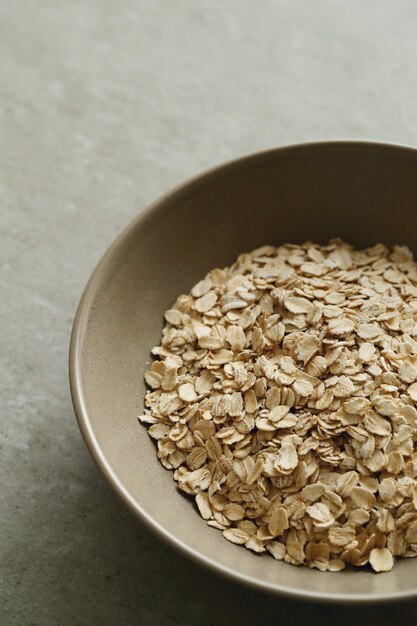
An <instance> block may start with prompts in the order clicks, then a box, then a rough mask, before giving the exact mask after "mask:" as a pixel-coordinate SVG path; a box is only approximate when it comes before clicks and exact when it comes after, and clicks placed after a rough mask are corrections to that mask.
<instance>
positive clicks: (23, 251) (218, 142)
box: [0, 0, 417, 626]
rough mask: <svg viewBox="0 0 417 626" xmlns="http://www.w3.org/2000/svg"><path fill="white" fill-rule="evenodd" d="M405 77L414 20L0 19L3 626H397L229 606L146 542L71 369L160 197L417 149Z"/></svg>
mask: <svg viewBox="0 0 417 626" xmlns="http://www.w3.org/2000/svg"><path fill="white" fill-rule="evenodd" d="M416 65H417V6H416V3H415V2H414V1H413V0H409V1H403V0H396V1H395V2H391V1H389V0H384V1H382V0H368V1H367V2H362V1H361V0H346V1H342V0H317V1H316V2H313V1H310V0H304V1H301V0H259V2H252V1H249V0H213V1H205V0H202V1H200V0H196V1H191V0H188V1H186V0H176V1H174V0H148V1H144V0H72V1H71V2H69V1H64V0H36V1H35V0H32V1H30V0H12V1H11V2H2V3H1V5H0V124H1V130H0V133H1V134H0V227H1V240H0V241H1V243H0V267H1V270H0V285H1V298H0V314H1V324H0V346H1V347H0V400H1V403H0V406H1V409H0V415H1V425H0V428H1V430H0V442H1V457H0V462H1V470H0V481H1V502H0V507H1V509H0V525H1V532H0V567H1V576H2V578H1V587H0V594H1V602H0V623H1V624H2V625H4V626H9V625H18V626H25V625H31V626H35V625H36V626H43V625H47V626H49V625H53V624H64V625H66V624H69V625H73V624H80V625H84V624H87V625H89V624H103V625H107V624H109V625H112V624H123V625H131V624H142V625H143V626H153V625H155V626H156V625H161V626H170V625H171V624H182V625H185V626H187V625H192V626H200V625H201V626H209V625H210V626H223V625H224V626H226V625H227V626H229V625H232V624H261V623H262V624H289V623H291V624H297V625H299V626H304V625H306V624H309V625H311V624H319V623H320V624H322V625H327V624H333V625H335V626H338V625H347V624H352V623H354V620H356V622H357V623H360V624H367V625H368V626H373V625H376V624H379V625H388V624H392V623H394V622H395V619H396V617H397V615H398V614H399V613H398V611H399V609H398V607H395V606H394V607H393V606H389V607H383V608H364V609H355V608H349V609H341V608H336V607H333V608H323V607H317V606H316V607H309V606H305V605H302V604H299V603H293V602H289V601H287V600H282V599H279V598H273V597H266V596H262V595H259V594H257V593H252V592H248V591H247V590H242V589H241V588H239V587H237V586H235V585H233V584H231V583H228V582H225V581H223V580H221V579H219V578H217V577H215V576H213V575H211V574H208V573H206V572H205V571H203V570H201V569H200V568H198V567H197V566H195V565H192V564H191V563H189V562H187V561H185V560H183V558H182V557H180V556H178V555H177V554H176V553H174V552H172V551H171V550H170V549H169V548H167V547H165V546H164V545H162V544H161V543H159V541H157V540H156V539H155V538H154V537H153V536H151V535H150V534H149V533H148V532H147V531H145V530H144V529H143V528H141V527H140V526H139V525H138V524H137V523H136V522H135V521H134V520H133V519H132V518H131V517H130V515H129V514H128V513H127V511H125V510H124V509H123V508H122V507H121V506H120V505H119V502H118V501H117V500H116V498H115V497H114V496H113V494H112V493H111V492H110V491H109V489H108V488H107V486H106V485H105V484H104V482H103V480H102V478H101V477H100V475H99V473H98V471H97V470H96V469H95V467H94V466H93V464H92V462H91V461H90V458H89V456H88V454H87V451H86V449H85V447H84V444H83V442H82V440H81V438H80V435H79V433H78V430H77V426H76V423H75V419H74V417H73V412H72V407H71V402H70V398H69V392H68V385H67V348H68V340H69V333H70V329H71V322H72V318H73V314H74V311H75V308H76V305H77V301H78V298H79V296H80V293H81V291H82V288H83V286H84V284H85V282H86V280H87V278H88V276H89V274H90V272H91V270H92V269H93V266H94V265H95V263H96V262H97V260H98V259H99V257H100V255H101V254H102V253H103V252H104V250H105V249H106V247H107V245H108V244H109V243H110V242H111V240H112V239H113V238H114V237H115V235H116V234H117V233H118V231H119V230H120V229H121V228H122V227H123V225H124V224H125V223H126V222H127V221H128V220H129V219H130V218H132V217H133V216H134V215H135V214H136V213H137V212H138V211H139V210H140V209H141V208H142V207H144V206H145V205H146V204H147V203H148V202H149V201H151V200H152V199H153V198H155V197H156V196H158V195H159V194H161V193H162V192H163V191H164V190H167V189H168V188H170V187H171V186H172V185H174V184H176V183H178V182H180V181H182V180H183V179H185V178H187V177H188V176H190V175H193V174H195V173H197V172H198V171H200V170H201V169H203V168H206V167H208V166H211V165H214V164H216V163H219V162H221V161H223V160H226V159H230V158H233V157H236V156H238V155H241V154H244V153H247V152H251V151H255V150H259V149H263V148H268V147H272V146H275V145H279V144H286V143H291V142H296V141H305V140H314V139H321V138H325V139H326V138H340V137H360V138H371V139H383V140H390V141H398V142H402V143H407V144H412V145H417V116H416V110H417V106H416V105H417V95H416V94H417V71H416V69H417V67H416ZM400 611H401V613H400V614H401V619H402V621H403V622H404V623H408V624H411V623H413V622H414V623H415V621H416V620H417V603H414V604H408V605H404V606H402V607H401V609H400Z"/></svg>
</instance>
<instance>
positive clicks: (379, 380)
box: [140, 240, 417, 572]
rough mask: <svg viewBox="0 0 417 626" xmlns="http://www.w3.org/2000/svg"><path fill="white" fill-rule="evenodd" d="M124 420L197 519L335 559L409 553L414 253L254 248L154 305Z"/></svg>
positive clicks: (415, 421) (416, 424) (337, 244)
mask: <svg viewBox="0 0 417 626" xmlns="http://www.w3.org/2000/svg"><path fill="white" fill-rule="evenodd" d="M165 319H166V322H167V324H166V326H165V328H164V330H163V338H162V342H161V345H160V346H158V347H157V348H154V350H153V354H154V355H155V356H157V357H159V360H157V361H155V362H154V363H153V365H152V367H151V369H150V370H149V371H148V372H146V374H145V379H146V383H147V384H148V386H149V387H150V388H151V391H149V392H148V393H147V395H146V407H147V408H146V410H145V415H143V416H141V417H140V420H141V421H142V422H144V423H145V424H146V425H148V426H149V428H148V432H149V434H150V435H151V437H153V438H154V439H156V441H157V446H158V458H159V459H160V461H161V463H162V464H163V465H164V467H166V468H168V469H173V470H174V479H175V480H176V481H177V483H178V486H179V488H180V489H181V490H182V491H184V492H186V493H187V494H190V495H191V496H193V497H194V498H195V502H196V505H197V507H198V510H199V512H200V514H201V516H202V517H203V518H204V519H205V520H207V523H208V525H209V526H213V527H214V528H218V529H220V530H221V531H222V532H223V534H224V536H225V537H226V539H228V540H229V541H231V542H233V543H235V544H240V545H243V546H246V548H249V549H250V550H253V551H254V552H258V553H261V552H265V551H268V552H270V553H271V554H272V556H273V557H275V558H276V559H280V560H284V561H285V562H286V563H291V564H293V565H301V564H306V565H308V566H309V567H316V568H318V569H320V570H328V571H338V570H341V569H343V568H344V567H345V565H346V564H352V565H355V566H363V565H365V564H366V563H368V562H369V563H370V565H371V566H372V568H373V569H374V570H375V571H376V572H384V571H388V570H390V569H391V568H392V567H393V564H394V558H395V557H396V556H405V557H413V556H416V554H417V479H416V477H417V444H416V441H417V410H416V408H415V404H416V403H417V324H416V321H417V264H416V263H414V261H413V257H412V254H411V252H410V251H409V250H408V248H406V247H404V246H394V247H393V248H392V249H391V250H389V249H388V248H386V247H385V246H384V245H382V244H378V245H376V246H374V247H373V248H368V249H367V250H363V251H357V250H354V249H353V247H352V246H350V245H348V244H346V243H344V242H342V241H340V240H332V241H330V243H329V245H327V246H319V245H316V244H313V243H311V242H307V243H305V244H303V245H301V246H298V245H283V246H280V247H278V248H276V247H273V246H264V247H262V248H259V249H258V250H254V251H253V252H251V253H249V254H242V255H240V256H239V257H238V259H237V260H236V262H235V263H234V264H233V265H232V266H231V267H228V268H225V269H214V270H213V271H211V272H210V273H209V274H208V275H207V276H206V278H205V279H204V280H202V281H200V282H199V283H197V284H196V285H195V286H194V287H193V289H192V290H191V293H190V294H188V295H181V296H180V297H179V298H178V300H177V301H176V303H175V304H174V306H173V307H172V308H171V309H169V310H168V311H166V313H165Z"/></svg>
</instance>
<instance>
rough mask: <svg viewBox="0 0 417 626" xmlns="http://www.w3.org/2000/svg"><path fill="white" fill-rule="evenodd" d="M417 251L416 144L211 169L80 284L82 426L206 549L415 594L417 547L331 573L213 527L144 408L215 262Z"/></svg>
mask: <svg viewBox="0 0 417 626" xmlns="http://www.w3.org/2000/svg"><path fill="white" fill-rule="evenodd" d="M335 236H341V237H343V238H344V239H345V240H347V241H350V242H351V243H353V244H355V245H356V246H358V247H361V246H367V245H372V244H374V243H376V242H379V241H382V242H384V243H386V244H394V243H405V244H407V245H409V246H410V247H411V249H413V250H414V251H415V252H417V151H416V150H413V149H411V148H403V147H398V146H393V145H385V144H375V143H361V142H334V143H333V142H331V143H317V144H306V145H299V146H291V147H287V148H280V149H277V150H272V151H269V152H264V153H261V154H255V155H253V156H249V157H247V158H243V159H240V160H238V161H235V162H233V163H229V164H226V165H223V166H221V167H219V168H216V169H214V170H211V171H210V172H208V173H205V174H202V175H201V176H198V177H196V178H194V179H193V180H191V181H189V182H187V183H185V184H184V185H182V186H181V187H179V188H177V189H175V190H174V191H172V192H170V193H168V194H167V195H165V196H164V197H163V198H161V199H160V200H158V201H157V202H156V203H155V204H153V205H152V206H151V207H150V208H148V209H147V210H145V211H143V212H142V213H141V214H140V215H139V216H138V217H137V218H136V219H135V220H134V221H133V222H132V223H131V224H130V225H129V226H128V227H127V228H126V229H125V230H124V231H123V233H122V234H121V235H120V236H119V237H118V238H117V239H116V241H115V242H114V243H113V244H112V245H111V246H110V248H109V250H108V252H107V253H106V255H105V256H104V258H103V259H102V260H101V261H100V263H99V265H98V266H97V268H96V269H95V271H94V273H93V275H92V277H91V279H90V281H89V283H88V285H87V287H86V289H85V291H84V294H83V296H82V299H81V302H80V305H79V308H78V311H77V315H76V318H75V322H74V328H73V334H72V339H71V349H70V380H71V391H72V397H73V402H74V408H75V412H76V414H77V418H78V422H79V425H80V429H81V432H82V434H83V436H84V439H85V441H86V443H87V446H88V448H89V449H90V452H91V454H92V455H93V457H94V459H95V461H96V463H97V464H98V466H99V467H100V469H101V471H102V472H103V474H104V476H105V477H106V479H107V480H108V482H109V483H110V485H111V486H112V487H113V489H114V490H115V491H116V492H117V493H118V495H119V496H120V497H121V498H122V500H123V501H124V502H125V503H126V504H127V505H128V506H129V508H130V509H131V510H132V511H133V513H134V514H135V515H136V516H137V517H138V519H139V520H141V521H142V522H145V523H146V524H147V525H148V526H149V527H150V528H151V529H152V530H153V531H154V532H155V533H156V535H157V536H158V538H160V539H164V540H165V541H167V543H169V544H170V545H171V546H172V547H175V548H177V549H178V550H180V551H181V552H182V553H183V554H185V555H187V556H189V557H191V558H192V559H194V560H195V561H197V562H198V563H200V564H202V565H204V566H206V567H208V568H210V569H211V570H214V571H215V572H218V573H219V574H223V575H225V576H228V577H229V578H232V579H234V580H237V581H240V582H242V583H246V584H248V585H250V586H252V587H256V588H258V589H263V590H267V591H270V592H274V593H278V594H286V595H287V596H294V597H299V598H304V599H313V600H320V601H345V602H372V601H382V600H399V599H406V598H410V597H413V596H416V595H417V558H416V559H403V560H400V561H399V562H398V563H397V564H396V566H395V567H394V569H393V570H392V571H391V572H389V573H385V574H378V575H376V574H373V573H371V572H370V571H368V570H366V569H365V570H363V571H361V570H358V571H344V572H340V573H322V572H319V571H317V570H311V569H308V568H307V567H292V566H290V565H287V564H285V563H282V562H277V561H275V560H274V559H272V558H270V557H269V556H265V555H264V556H256V555H255V554H253V553H251V552H249V551H247V550H244V549H243V548H242V547H239V546H235V545H233V544H231V543H229V542H227V541H225V539H224V538H223V537H222V534H221V533H220V532H219V531H217V530H215V529H213V528H209V527H208V526H207V525H206V523H205V522H204V521H203V520H202V519H201V518H200V517H199V515H198V514H197V512H196V510H195V509H194V507H193V504H192V503H191V502H190V501H189V500H188V499H186V498H185V497H184V496H183V495H182V494H180V493H179V492H178V491H177V489H176V486H175V483H174V481H173V479H172V475H171V473H170V472H168V471H166V470H165V469H163V467H162V466H161V465H160V464H159V462H158V461H157V458H156V454H155V447H154V445H153V443H152V441H151V439H150V438H149V436H148V434H147V432H146V430H145V428H144V427H143V426H142V425H140V424H139V423H138V420H137V416H138V415H139V414H140V413H141V412H142V409H143V397H144V393H145V387H144V383H143V373H144V371H145V370H146V369H147V367H148V365H149V363H150V362H151V358H150V349H151V348H152V347H153V346H154V345H155V344H156V343H158V341H159V338H160V333H161V328H162V316H163V312H164V310H165V309H167V308H168V307H169V306H170V305H171V303H172V302H173V300H174V299H175V298H176V296H177V295H178V294H180V293H183V292H187V291H189V289H190V288H191V287H192V285H193V284H194V283H195V282H196V281H197V280H198V279H200V278H201V277H202V276H204V274H205V273H206V272H207V271H208V270H209V269H211V268H213V267H217V266H220V267H221V266H224V265H228V264H229V263H230V262H231V261H233V259H234V258H235V257H236V256H237V254H238V253H240V252H242V251H247V250H251V249H253V248H255V247H257V246H260V245H262V244H267V243H273V244H280V243H283V242H295V243H300V242H303V241H305V240H307V239H310V240H313V241H316V242H320V243H324V242H326V241H328V239H329V238H331V237H335Z"/></svg>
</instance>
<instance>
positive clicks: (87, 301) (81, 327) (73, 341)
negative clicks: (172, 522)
mask: <svg viewBox="0 0 417 626" xmlns="http://www.w3.org/2000/svg"><path fill="white" fill-rule="evenodd" d="M326 148H329V149H332V150H337V149H338V148H339V149H342V148H350V149H352V148H353V149H360V150H364V149H374V150H388V151H394V152H398V153H402V154H403V156H407V155H408V156H410V157H414V158H417V148H415V147H413V146H411V145H404V144H400V143H395V142H387V141H373V140H362V139H331V140H321V141H309V142H305V143H294V144H288V145H283V146H279V147H276V148H270V149H267V150H261V151H258V152H254V153H250V154H247V155H244V156H241V157H238V158H236V159H232V160H229V161H226V162H224V163H221V164H220V165H216V166H214V167H211V168H209V169H206V170H204V171H202V172H200V173H197V174H196V175H194V176H192V177H190V178H188V179H187V180H186V181H185V182H182V183H180V184H179V185H176V186H174V187H173V188H172V189H170V190H169V191H167V192H166V193H164V194H162V195H161V196H159V197H158V198H157V199H156V200H155V201H154V202H152V203H151V204H149V205H148V206H147V207H145V208H144V209H142V210H140V211H139V213H138V214H137V215H136V216H135V217H134V218H133V219H132V220H131V221H130V222H129V223H128V224H127V226H125V228H124V229H123V230H122V231H121V232H120V233H119V235H118V236H117V237H116V238H115V239H114V240H113V242H112V243H111V244H110V246H109V247H108V248H107V250H106V252H105V253H104V254H103V256H102V257H101V259H100V260H99V262H98V263H97V265H96V267H95V268H94V270H93V272H92V274H91V276H90V278H89V280H88V282H87V284H86V286H85V288H84V290H83V292H82V295H81V299H80V301H79V304H78V307H77V310H76V313H75V317H74V321H73V326H72V331H71V338H70V345H69V356H68V370H69V385H70V392H71V399H72V404H73V408H74V412H75V416H76V419H77V422H78V426H79V429H80V431H81V434H82V436H83V439H84V441H85V444H86V445H87V448H88V450H89V452H90V454H91V456H92V458H93V460H94V462H95V463H96V465H97V466H98V468H99V469H100V471H101V473H102V475H103V476H104V478H105V480H106V482H107V483H108V484H109V485H110V487H111V488H112V490H113V491H114V492H115V493H116V494H117V496H118V497H119V498H120V499H121V500H122V502H123V503H124V504H125V505H126V506H127V507H128V509H129V510H130V511H131V512H132V513H133V514H134V516H135V517H136V518H137V519H138V520H139V521H140V522H142V523H144V524H145V525H146V526H147V528H148V529H150V530H151V531H152V532H153V533H154V534H155V535H156V536H157V537H158V538H159V539H161V540H162V541H164V542H165V543H166V544H168V545H169V546H170V547H172V548H174V549H176V550H177V551H178V552H180V553H181V554H182V555H184V556H186V557H187V558H189V559H191V560H192V561H193V562H195V563H197V564H199V565H201V566H204V567H206V568H207V569H209V570H210V571H211V572H213V573H216V574H221V575H223V576H225V577H226V578H228V579H230V580H231V581H233V582H235V583H241V584H244V585H246V586H249V587H251V588H255V589H256V590H258V591H263V592H268V593H271V594H275V595H280V596H284V597H287V598H290V599H294V600H296V599H298V600H305V601H311V602H322V603H323V602H325V603H339V604H341V603H342V604H372V603H377V602H378V603H381V602H393V601H397V602H398V601H406V600H411V599H413V598H415V597H416V596H417V587H416V589H415V591H413V590H411V591H395V592H391V593H388V594H387V593H367V594H345V593H343V592H341V593H327V592H326V591H320V592H313V591H301V590H298V589H295V588H293V587H286V586H285V585H283V584H277V583H270V582H267V581H261V580H259V579H257V578H254V577H252V576H248V575H246V574H243V573H242V572H239V571H238V570H234V569H231V568H229V567H227V566H224V565H221V564H220V563H218V562H217V561H216V560H215V559H213V558H209V557H206V556H205V555H203V554H201V553H199V552H198V551H197V550H195V549H194V548H191V547H190V546H188V545H187V544H186V543H184V542H183V541H181V540H180V539H178V538H177V537H176V536H175V535H174V534H172V533H171V532H169V531H168V530H167V529H166V528H164V527H163V526H161V525H160V524H159V523H158V522H156V521H155V520H154V519H153V518H152V516H151V515H149V513H147V511H146V510H145V509H144V508H143V507H142V506H141V505H140V503H139V502H137V501H136V500H135V499H134V498H133V497H132V496H131V495H130V493H129V492H128V490H127V489H126V488H125V487H124V485H123V483H122V482H121V481H120V480H119V478H118V477H117V475H116V473H115V472H114V471H113V469H112V467H111V466H110V464H109V463H108V461H107V459H106V456H105V454H104V453H103V451H102V449H101V447H100V445H99V443H98V440H97V438H96V435H95V433H94V429H93V427H92V424H91V421H90V417H89V414H88V411H87V407H86V402H85V396H84V390H83V386H82V377H81V368H82V365H81V355H82V346H83V337H84V334H85V332H86V328H87V324H88V320H89V316H90V310H91V303H92V301H93V299H94V296H95V294H96V292H97V288H98V286H99V284H100V282H101V279H102V278H103V277H104V276H105V274H106V270H107V269H108V268H109V266H110V265H111V261H112V257H113V255H114V252H115V250H116V249H118V248H119V246H120V245H121V244H122V242H123V241H124V239H125V238H126V237H127V236H128V234H129V233H130V232H131V231H132V230H134V229H136V228H137V227H139V226H140V224H141V223H142V222H144V221H145V220H146V219H147V217H148V216H149V215H150V214H151V213H154V212H157V211H158V209H159V210H163V205H164V203H165V202H166V201H167V200H168V199H170V198H173V197H180V196H181V194H182V193H183V192H188V191H190V190H191V189H192V188H195V187H197V186H198V185H200V184H202V183H204V182H207V181H208V180H209V179H211V178H215V177H216V176H219V175H222V174H223V173H225V172H226V171H228V170H233V169H239V168H241V167H242V166H244V165H246V164H250V163H251V162H254V161H258V162H261V161H263V160H268V159H270V158H274V157H275V156H276V155H277V154H280V153H285V152H289V153H296V152H298V151H304V150H306V149H307V150H308V149H311V150H320V149H326ZM358 573H359V572H358Z"/></svg>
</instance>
